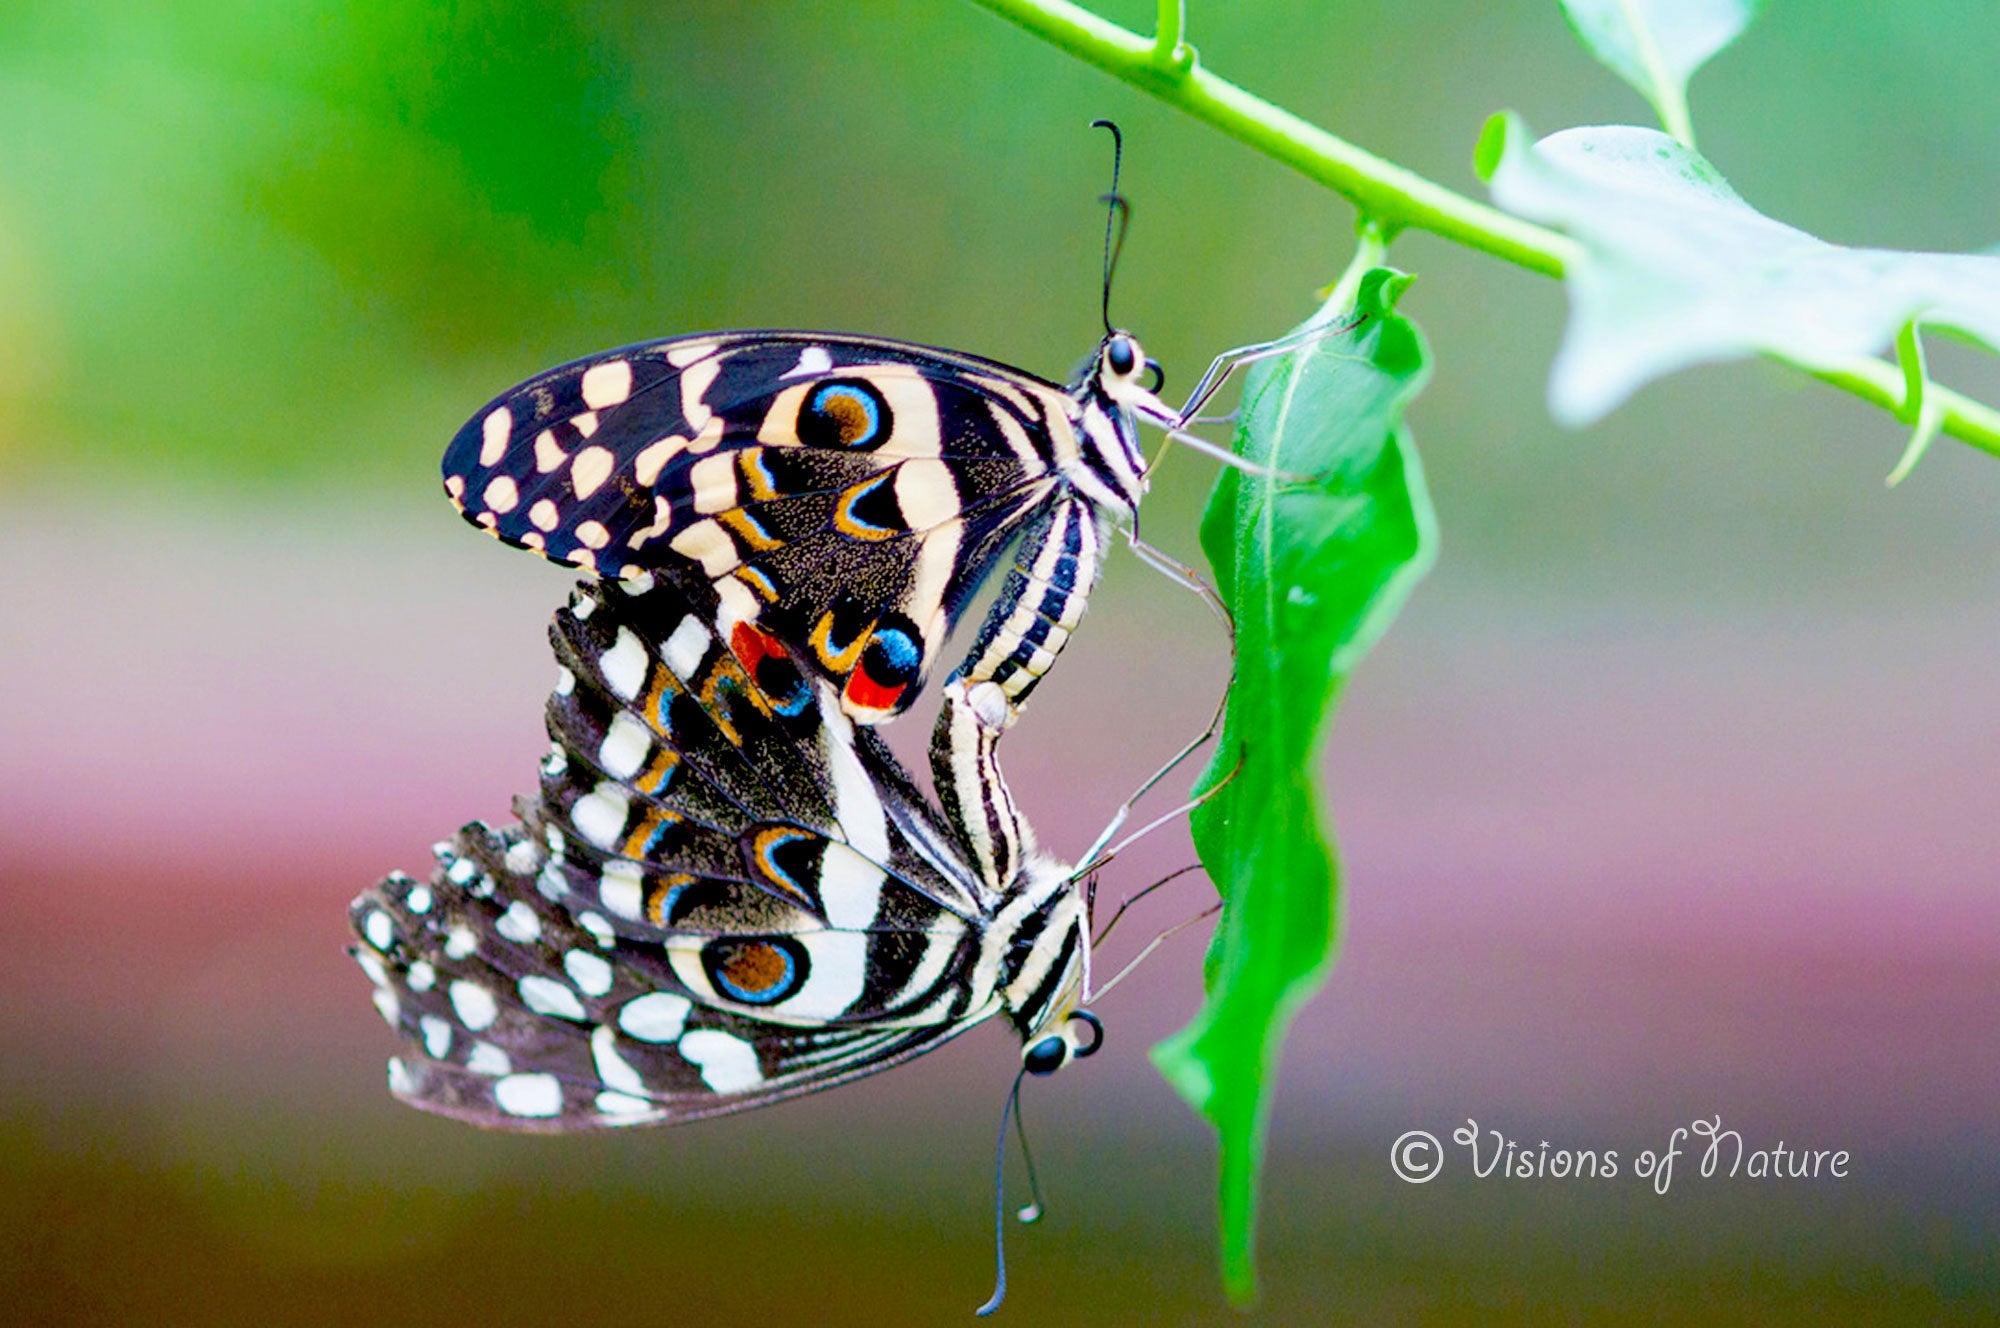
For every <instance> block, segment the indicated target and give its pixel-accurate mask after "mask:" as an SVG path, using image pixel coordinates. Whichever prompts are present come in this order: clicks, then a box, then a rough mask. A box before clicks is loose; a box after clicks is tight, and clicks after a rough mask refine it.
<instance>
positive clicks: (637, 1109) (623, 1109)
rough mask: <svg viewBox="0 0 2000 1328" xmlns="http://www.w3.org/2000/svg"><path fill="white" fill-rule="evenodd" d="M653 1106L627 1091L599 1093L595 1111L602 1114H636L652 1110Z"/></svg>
mask: <svg viewBox="0 0 2000 1328" xmlns="http://www.w3.org/2000/svg"><path fill="white" fill-rule="evenodd" d="M652 1110H654V1106H653V1104H652V1103H651V1102H648V1101H646V1100H645V1099H644V1098H639V1097H633V1096H631V1095H630V1094H629V1093H609V1092H606V1093H599V1094H598V1095H597V1111H598V1114H599V1115H602V1116H636V1115H638V1114H640V1113H641V1112H646V1111H652Z"/></svg>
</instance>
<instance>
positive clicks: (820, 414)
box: [799, 379, 889, 448]
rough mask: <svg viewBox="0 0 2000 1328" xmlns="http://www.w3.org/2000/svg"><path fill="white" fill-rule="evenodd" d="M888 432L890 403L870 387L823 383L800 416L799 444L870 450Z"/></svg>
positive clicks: (843, 381)
mask: <svg viewBox="0 0 2000 1328" xmlns="http://www.w3.org/2000/svg"><path fill="white" fill-rule="evenodd" d="M888 430H889V403H888V402H886V401H884V400H883V399H882V394H881V393H880V392H877V391H876V390H875V388H874V386H873V385H872V384H870V383H865V382H860V381H857V380H852V379H841V380H837V381H835V382H831V383H822V384H820V386H819V387H817V388H815V389H814V390H813V393H812V395H811V396H809V397H807V398H806V408H805V409H804V410H803V411H801V412H800V413H799V441H800V442H801V443H803V444H805V445H806V446H807V447H836V448H854V447H872V446H874V445H875V444H877V443H879V442H881V441H882V440H883V438H884V437H885V436H886V435H887V434H888Z"/></svg>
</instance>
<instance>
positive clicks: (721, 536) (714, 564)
mask: <svg viewBox="0 0 2000 1328" xmlns="http://www.w3.org/2000/svg"><path fill="white" fill-rule="evenodd" d="M667 547H668V548H670V549H672V550H673V551H674V552H675V553H678V554H679V555H681V557H683V558H692V559H693V560H694V561H695V562H698V563H700V564H701V570H702V571H703V572H705V573H707V574H708V579H709V580H711V581H714V580H716V579H718V578H720V577H723V576H727V575H728V574H729V573H730V572H733V571H735V570H736V566H737V564H738V563H740V562H742V561H743V558H742V555H740V554H739V553H737V552H736V541H735V540H733V539H731V538H729V534H728V532H727V531H725V530H723V528H722V527H721V526H718V525H717V524H715V522H714V521H713V520H712V519H711V520H706V521H697V522H695V523H694V524H693V525H691V526H689V527H688V528H687V529H686V530H683V531H682V532H681V533H680V534H678V535H676V536H674V537H673V539H671V540H669V541H668V542H667Z"/></svg>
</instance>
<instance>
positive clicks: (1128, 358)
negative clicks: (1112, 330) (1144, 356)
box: [1104, 333, 1139, 378]
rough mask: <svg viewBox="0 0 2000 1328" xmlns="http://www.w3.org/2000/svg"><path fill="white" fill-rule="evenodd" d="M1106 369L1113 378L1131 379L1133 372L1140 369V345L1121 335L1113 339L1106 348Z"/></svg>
mask: <svg viewBox="0 0 2000 1328" xmlns="http://www.w3.org/2000/svg"><path fill="white" fill-rule="evenodd" d="M1104 367H1105V368H1107V369H1109V370H1110V371H1111V373H1112V376H1113V377H1116V378H1130V377H1131V376H1132V371H1133V370H1135V369H1137V368H1138V367H1139V345H1138V343H1137V342H1135V341H1133V340H1132V338H1130V337H1128V336H1126V335H1124V334H1123V333H1120V334H1119V335H1117V336H1115V337H1113V338H1111V342H1110V344H1109V345H1107V346H1105V348H1104Z"/></svg>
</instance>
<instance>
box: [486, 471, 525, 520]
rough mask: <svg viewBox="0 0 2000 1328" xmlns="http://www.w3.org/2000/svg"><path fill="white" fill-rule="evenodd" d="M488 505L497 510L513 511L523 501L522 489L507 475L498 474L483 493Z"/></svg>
mask: <svg viewBox="0 0 2000 1328" xmlns="http://www.w3.org/2000/svg"><path fill="white" fill-rule="evenodd" d="M482 500H483V501H484V502H485V504H486V506H487V507H488V508H489V509H491V510H492V511H495V512H511V511H513V510H514V508H515V507H516V506H518V505H519V504H520V501H521V491H520V490H519V489H517V488H515V487H514V481H513V480H511V479H509V478H507V477H506V476H505V475H496V476H494V477H493V482H492V483H491V484H488V485H487V486H486V492H485V494H484V495H482Z"/></svg>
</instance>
